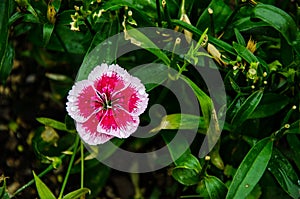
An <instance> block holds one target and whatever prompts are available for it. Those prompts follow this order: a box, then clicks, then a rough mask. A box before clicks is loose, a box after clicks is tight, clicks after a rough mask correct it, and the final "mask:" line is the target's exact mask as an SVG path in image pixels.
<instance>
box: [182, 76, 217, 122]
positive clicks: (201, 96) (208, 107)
mask: <svg viewBox="0 0 300 199" xmlns="http://www.w3.org/2000/svg"><path fill="white" fill-rule="evenodd" d="M181 78H182V79H183V80H184V81H185V82H186V83H187V84H188V85H189V86H190V87H191V88H192V89H193V91H194V93H195V95H196V96H197V98H198V101H199V103H200V106H201V110H202V113H203V118H204V120H205V123H206V125H207V127H208V125H209V122H210V115H211V112H212V110H213V104H212V100H211V99H210V97H209V96H208V95H207V94H206V93H205V92H203V91H202V90H201V89H200V88H199V87H198V86H197V85H196V84H195V83H194V82H193V81H192V80H190V79H189V78H188V77H186V76H183V75H182V76H181Z"/></svg>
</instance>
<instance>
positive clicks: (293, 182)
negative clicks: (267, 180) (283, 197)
mask: <svg viewBox="0 0 300 199" xmlns="http://www.w3.org/2000/svg"><path fill="white" fill-rule="evenodd" d="M268 170H269V171H270V172H271V173H272V174H273V176H274V177H275V178H276V180H277V182H278V183H279V184H280V186H281V187H282V189H283V190H284V191H285V192H287V193H288V194H289V195H290V196H291V197H292V198H299V197H300V186H299V185H298V184H297V183H298V176H297V173H296V172H295V171H294V169H293V167H292V165H291V164H290V162H289V161H288V160H287V158H286V157H285V156H284V155H283V154H282V153H281V152H280V151H279V150H278V149H276V148H274V149H273V153H272V157H271V159H270V161H269V164H268Z"/></svg>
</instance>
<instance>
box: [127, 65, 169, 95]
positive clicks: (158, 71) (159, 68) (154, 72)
mask: <svg viewBox="0 0 300 199" xmlns="http://www.w3.org/2000/svg"><path fill="white" fill-rule="evenodd" d="M129 73H130V74H132V75H133V76H135V77H137V78H139V79H140V80H141V82H142V83H143V84H144V85H145V87H146V91H151V90H152V89H154V88H155V87H157V86H159V85H161V84H162V83H163V82H164V81H166V80H167V79H168V74H169V72H168V67H167V66H166V65H164V64H154V63H152V64H149V65H144V66H142V67H136V68H133V69H132V70H130V71H129ZM147 80H151V82H150V83H149V82H147Z"/></svg>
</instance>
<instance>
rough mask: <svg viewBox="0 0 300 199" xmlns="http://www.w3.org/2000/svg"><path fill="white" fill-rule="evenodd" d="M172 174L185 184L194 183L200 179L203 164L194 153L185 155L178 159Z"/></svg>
mask: <svg viewBox="0 0 300 199" xmlns="http://www.w3.org/2000/svg"><path fill="white" fill-rule="evenodd" d="M176 165H177V166H176V167H175V168H174V169H173V170H172V176H173V177H174V178H175V179H176V180H177V181H178V182H180V183H181V184H183V185H187V186H189V185H194V184H197V183H198V182H199V180H200V176H199V173H200V171H201V165H200V163H199V160H198V159H197V158H196V157H195V156H193V155H192V154H188V155H184V156H182V157H181V158H180V159H178V160H177V161H176Z"/></svg>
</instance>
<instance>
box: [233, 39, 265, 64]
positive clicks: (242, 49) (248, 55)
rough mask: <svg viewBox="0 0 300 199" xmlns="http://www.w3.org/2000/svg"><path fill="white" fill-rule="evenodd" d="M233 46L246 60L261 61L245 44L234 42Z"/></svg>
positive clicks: (251, 61)
mask: <svg viewBox="0 0 300 199" xmlns="http://www.w3.org/2000/svg"><path fill="white" fill-rule="evenodd" d="M233 48H234V50H235V51H236V52H237V54H238V55H239V56H241V57H242V58H243V59H244V60H246V62H248V63H249V64H250V63H253V62H259V61H258V59H257V58H256V56H255V55H254V54H253V53H252V52H251V51H250V50H248V49H247V48H246V47H245V46H243V45H241V44H238V43H236V42H233Z"/></svg>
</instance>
